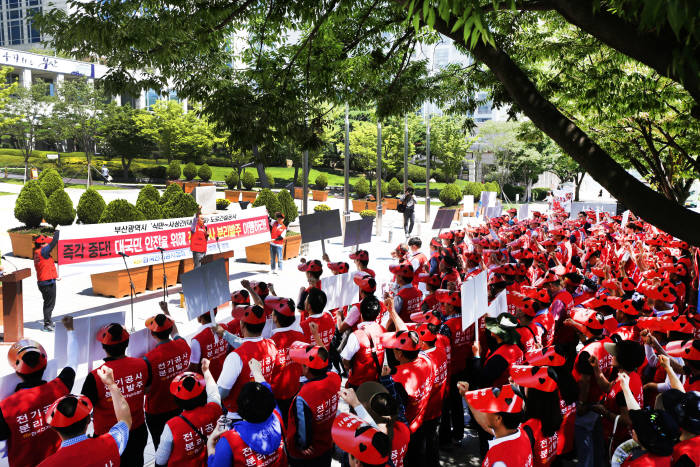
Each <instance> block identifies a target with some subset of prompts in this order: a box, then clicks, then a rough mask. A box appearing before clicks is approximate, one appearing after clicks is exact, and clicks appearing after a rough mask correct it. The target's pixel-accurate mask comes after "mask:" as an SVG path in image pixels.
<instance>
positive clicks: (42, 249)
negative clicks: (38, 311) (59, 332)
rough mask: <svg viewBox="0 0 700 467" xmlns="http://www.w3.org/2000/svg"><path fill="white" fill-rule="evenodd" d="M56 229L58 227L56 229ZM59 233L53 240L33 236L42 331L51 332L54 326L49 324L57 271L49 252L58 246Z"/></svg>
mask: <svg viewBox="0 0 700 467" xmlns="http://www.w3.org/2000/svg"><path fill="white" fill-rule="evenodd" d="M57 229H58V227H57ZM59 235H60V231H59V230H56V232H55V233H54V234H53V238H51V239H49V237H47V236H46V235H34V237H33V240H34V250H33V256H34V270H35V271H36V285H37V286H38V287H39V292H41V298H42V299H43V300H44V307H43V311H44V327H43V328H42V330H43V331H46V332H52V331H53V330H54V325H53V323H52V322H51V315H53V309H54V306H56V280H57V279H58V271H57V270H56V265H55V264H54V262H53V258H52V257H51V252H52V251H53V249H54V248H56V245H58V237H59Z"/></svg>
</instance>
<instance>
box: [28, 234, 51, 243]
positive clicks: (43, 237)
mask: <svg viewBox="0 0 700 467" xmlns="http://www.w3.org/2000/svg"><path fill="white" fill-rule="evenodd" d="M32 240H34V243H37V244H39V245H46V244H49V243H51V237H47V236H46V235H34V236H32Z"/></svg>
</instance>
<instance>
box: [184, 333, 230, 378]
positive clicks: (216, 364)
mask: <svg viewBox="0 0 700 467" xmlns="http://www.w3.org/2000/svg"><path fill="white" fill-rule="evenodd" d="M192 339H194V340H196V341H197V342H199V350H200V355H201V358H207V359H209V371H210V372H211V375H212V376H213V377H214V379H216V380H218V379H219V375H220V374H221V369H222V368H223V367H224V360H226V355H227V354H228V353H229V346H228V343H226V341H225V340H224V339H219V341H218V342H215V340H214V333H213V332H212V330H211V328H206V329H202V331H201V332H200V333H199V334H197V335H196V336H194V337H193V338H192Z"/></svg>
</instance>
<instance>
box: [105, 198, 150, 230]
mask: <svg viewBox="0 0 700 467" xmlns="http://www.w3.org/2000/svg"><path fill="white" fill-rule="evenodd" d="M142 220H145V217H144V215H143V214H142V213H141V212H140V211H139V210H138V209H136V206H134V205H133V204H131V203H130V202H128V201H127V200H125V199H115V200H114V201H111V202H110V203H109V204H108V205H107V207H106V208H105V210H104V212H103V213H102V216H101V217H100V224H107V223H110V222H133V221H142Z"/></svg>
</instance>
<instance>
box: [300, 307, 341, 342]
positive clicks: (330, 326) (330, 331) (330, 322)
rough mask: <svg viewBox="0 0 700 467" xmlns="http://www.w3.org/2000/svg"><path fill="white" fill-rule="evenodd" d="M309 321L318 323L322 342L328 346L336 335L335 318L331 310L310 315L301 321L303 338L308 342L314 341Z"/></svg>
mask: <svg viewBox="0 0 700 467" xmlns="http://www.w3.org/2000/svg"><path fill="white" fill-rule="evenodd" d="M309 323H316V324H317V325H318V334H319V336H321V342H323V345H324V346H326V347H328V346H329V345H330V344H331V341H332V340H333V336H334V335H335V319H334V318H333V315H332V314H331V313H330V312H329V311H324V312H323V313H320V314H316V315H310V316H309V317H308V318H306V319H305V320H303V321H302V322H301V329H302V331H304V339H303V340H304V341H306V342H314V338H313V335H312V334H311V328H310V327H309Z"/></svg>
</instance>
